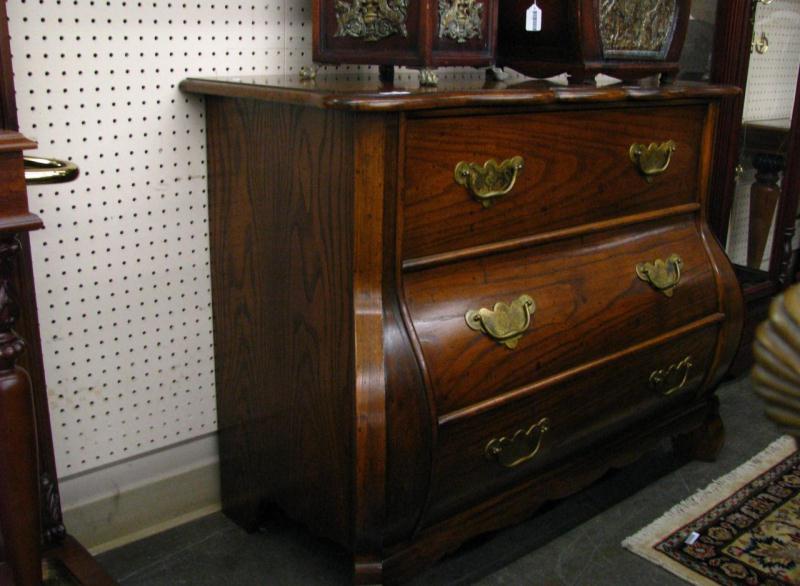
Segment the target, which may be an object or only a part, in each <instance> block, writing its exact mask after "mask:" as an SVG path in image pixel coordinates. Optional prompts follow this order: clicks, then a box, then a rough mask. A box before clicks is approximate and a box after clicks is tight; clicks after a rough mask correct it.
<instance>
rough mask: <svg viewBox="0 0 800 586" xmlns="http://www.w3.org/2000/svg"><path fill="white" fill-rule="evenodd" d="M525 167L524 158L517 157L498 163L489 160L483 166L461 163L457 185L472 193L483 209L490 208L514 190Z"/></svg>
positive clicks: (457, 172)
mask: <svg viewBox="0 0 800 586" xmlns="http://www.w3.org/2000/svg"><path fill="white" fill-rule="evenodd" d="M524 166H525V161H524V159H523V158H522V157H520V156H516V157H511V158H510V159H506V160H505V161H503V162H502V163H498V162H497V161H495V160H494V159H489V160H488V161H486V162H485V163H484V164H483V165H479V164H478V163H468V162H466V161H461V162H460V163H458V164H457V165H456V170H455V179H456V183H458V184H459V185H461V186H462V187H466V188H467V189H469V190H470V192H472V195H473V196H474V197H475V199H477V200H478V201H479V202H481V204H482V205H483V207H485V208H488V207H489V206H490V205H492V203H494V200H495V199H497V198H498V197H500V196H502V195H505V194H507V193H508V192H509V191H511V190H512V189H513V188H514V183H516V182H517V175H518V174H519V172H520V171H521V170H522V167H524Z"/></svg>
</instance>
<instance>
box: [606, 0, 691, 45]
mask: <svg viewBox="0 0 800 586" xmlns="http://www.w3.org/2000/svg"><path fill="white" fill-rule="evenodd" d="M677 12H678V7H677V2H676V0H600V37H601V38H602V41H603V56H604V57H605V58H606V59H608V58H615V57H616V58H637V59H664V58H665V57H666V54H667V51H668V50H669V46H670V44H671V42H672V33H673V31H674V30H675V18H676V16H677Z"/></svg>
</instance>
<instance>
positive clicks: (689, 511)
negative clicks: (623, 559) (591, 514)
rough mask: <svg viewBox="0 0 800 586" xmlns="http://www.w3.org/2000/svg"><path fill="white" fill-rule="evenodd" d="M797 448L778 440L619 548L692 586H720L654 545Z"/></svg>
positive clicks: (787, 440) (788, 441)
mask: <svg viewBox="0 0 800 586" xmlns="http://www.w3.org/2000/svg"><path fill="white" fill-rule="evenodd" d="M797 449H798V447H797V444H795V441H794V438H792V437H790V436H788V435H784V436H782V437H780V438H778V439H777V440H775V441H774V442H772V443H771V444H770V445H769V446H767V447H766V448H765V449H764V450H762V451H761V452H759V453H758V454H756V455H755V456H753V457H752V458H750V459H749V460H748V461H747V462H745V463H744V464H742V465H741V466H739V467H737V468H735V469H734V470H732V471H731V472H729V473H727V474H726V475H725V476H722V477H720V478H717V479H716V480H714V481H713V482H712V483H711V484H709V485H708V486H706V487H705V488H704V489H702V490H699V491H697V492H695V493H694V494H693V495H691V496H690V497H688V498H686V499H685V500H683V501H681V502H680V503H678V504H677V505H675V506H673V507H672V508H671V509H670V510H668V511H667V512H666V513H664V514H663V515H661V516H660V517H659V518H658V519H656V520H655V521H653V522H652V523H650V524H649V525H647V526H646V527H644V528H642V529H640V530H639V531H638V532H636V533H635V534H633V535H631V536H630V537H627V538H625V540H624V541H623V542H622V546H623V547H624V548H625V549H627V550H629V551H631V552H633V553H635V554H636V555H638V556H641V557H643V558H645V559H646V560H648V561H650V562H652V563H654V564H656V565H657V566H660V567H662V568H664V569H665V570H668V571H670V572H672V573H673V574H675V575H676V576H678V577H680V578H682V579H683V580H686V581H687V582H689V583H691V584H698V585H702V586H719V584H717V583H716V582H713V581H712V580H709V579H708V578H706V577H705V576H702V575H700V574H698V573H697V572H694V571H692V570H690V569H689V568H687V567H686V566H683V565H681V564H680V563H678V562H677V561H675V560H673V559H672V558H670V557H669V556H667V555H665V554H663V553H661V552H660V551H658V550H657V549H655V545H656V544H658V543H660V542H661V541H663V540H664V539H665V538H666V537H667V536H669V535H671V534H672V533H674V532H676V531H678V530H679V529H680V528H682V527H684V526H686V525H689V524H690V523H692V522H693V521H694V520H696V519H697V518H698V517H700V516H701V515H703V514H705V513H706V512H707V511H709V510H710V509H712V508H714V507H716V506H717V505H719V504H720V503H722V502H723V501H725V500H727V499H728V498H729V497H730V496H732V495H733V494H735V493H736V492H737V491H739V490H741V489H742V488H744V487H745V486H747V485H748V484H749V483H750V482H752V481H753V480H754V479H755V478H757V477H758V476H760V475H762V474H764V473H766V472H768V471H769V470H771V469H772V468H774V467H775V466H777V465H778V464H780V463H781V462H782V461H783V460H785V459H786V458H788V457H789V456H791V455H792V454H793V453H794V452H796V451H797Z"/></svg>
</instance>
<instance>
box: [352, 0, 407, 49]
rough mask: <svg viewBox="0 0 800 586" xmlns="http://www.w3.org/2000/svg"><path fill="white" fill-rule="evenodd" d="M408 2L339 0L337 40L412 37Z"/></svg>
mask: <svg viewBox="0 0 800 586" xmlns="http://www.w3.org/2000/svg"><path fill="white" fill-rule="evenodd" d="M407 17H408V0H351V1H350V2H346V1H345V0H336V23H337V24H338V26H339V28H338V29H337V30H336V36H337V37H354V38H356V39H362V40H364V41H379V40H381V39H383V38H385V37H389V36H391V35H402V36H404V37H407V36H408V30H407V29H406V18H407Z"/></svg>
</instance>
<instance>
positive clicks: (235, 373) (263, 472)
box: [182, 78, 742, 583]
mask: <svg viewBox="0 0 800 586" xmlns="http://www.w3.org/2000/svg"><path fill="white" fill-rule="evenodd" d="M278 84H280V87H279V86H278ZM182 88H183V89H184V90H185V91H189V92H194V93H200V94H205V95H207V98H206V108H207V116H208V164H209V215H210V239H211V256H212V285H213V298H214V334H215V345H216V357H217V362H216V368H217V393H218V407H219V425H220V447H221V461H222V487H223V504H224V508H225V510H226V512H227V513H228V514H229V515H230V516H232V517H233V518H234V519H236V520H237V521H239V522H240V523H242V524H244V525H245V526H249V527H254V526H255V525H257V523H258V522H259V520H260V517H261V516H262V515H263V514H264V512H265V511H266V510H267V509H266V508H265V507H267V506H269V505H276V506H278V507H280V508H281V509H283V510H284V511H285V512H287V513H288V514H289V515H291V516H292V517H294V518H296V519H298V520H300V521H302V522H303V523H305V524H307V525H308V526H309V527H310V528H311V529H312V530H313V531H315V532H316V533H318V534H320V535H323V536H326V537H329V538H331V539H333V540H335V541H337V542H339V543H341V544H343V545H345V546H346V547H348V548H349V549H350V550H351V551H352V552H353V554H354V567H355V578H356V580H357V581H359V582H363V583H367V582H378V581H388V582H396V581H401V580H403V579H405V578H407V577H408V576H410V575H411V574H413V573H414V572H417V571H419V570H420V569H422V568H423V567H424V566H425V564H429V563H432V562H433V561H435V560H436V559H437V558H439V557H440V556H442V555H443V554H444V553H446V552H447V551H449V550H452V549H453V548H455V547H457V546H458V544H460V543H462V542H463V541H464V540H465V539H467V538H469V537H470V536H473V535H476V534H478V533H480V532H483V531H488V530H491V529H494V528H497V527H501V526H503V525H506V524H509V523H513V522H516V521H518V520H519V519H520V518H522V517H523V516H524V515H527V514H530V513H531V512H532V511H534V510H535V509H536V507H537V506H539V505H540V504H541V503H542V502H544V501H546V500H549V499H553V498H560V497H563V496H566V495H568V494H570V493H572V492H574V491H577V490H579V489H580V488H581V487H583V486H585V485H586V484H587V483H589V482H591V481H592V480H593V479H595V478H597V477H599V476H600V475H601V474H602V473H603V472H605V471H606V470H608V469H609V468H610V467H614V466H620V465H623V464H626V463H628V462H631V461H633V459H635V458H636V457H638V456H640V455H641V454H642V453H644V452H645V451H646V450H648V449H649V448H651V447H652V446H654V445H655V444H656V443H657V442H658V441H660V440H661V439H663V438H664V437H665V436H673V437H679V442H678V443H679V444H680V445H681V446H683V447H684V448H686V449H689V450H690V452H691V453H692V454H693V455H695V456H698V457H713V455H714V453H715V448H718V447H719V445H720V441H721V437H720V431H721V426H719V420H718V416H717V414H716V402H715V399H714V397H713V390H714V388H715V387H716V385H717V384H718V382H719V380H720V378H721V377H722V375H723V374H724V372H725V370H726V368H727V366H728V364H729V362H730V360H731V358H732V356H733V353H734V351H735V349H736V345H737V343H738V338H739V332H740V329H741V321H742V316H741V295H740V292H739V289H738V284H737V281H736V279H735V278H734V276H733V273H732V270H731V267H730V265H729V263H728V261H727V259H726V257H725V256H724V254H723V252H722V250H721V249H720V247H719V244H718V243H717V242H716V240H715V239H714V237H713V236H712V235H711V233H710V232H709V229H708V227H707V225H706V221H705V215H706V209H707V205H708V187H707V186H708V173H709V168H710V161H711V156H712V147H713V134H714V123H715V117H716V108H717V105H716V99H717V98H718V97H719V96H722V95H725V94H726V93H730V92H731V91H732V90H730V89H727V88H719V87H716V88H715V87H708V86H674V87H672V86H670V87H665V88H658V89H649V90H648V89H635V88H611V89H605V90H601V89H596V88H585V87H584V88H558V87H553V86H548V85H544V84H525V85H521V86H517V87H513V88H503V89H497V88H486V87H475V88H470V87H461V88H447V87H440V88H439V89H438V90H436V91H431V90H427V89H426V90H417V89H414V88H411V89H408V88H400V87H390V88H382V89H381V88H380V87H378V86H377V85H376V86H372V85H370V83H369V82H352V83H344V82H335V81H330V80H326V79H323V78H320V79H318V80H317V81H316V83H315V84H313V85H311V84H307V83H306V84H303V83H300V82H298V83H297V84H293V83H292V82H291V80H290V81H286V80H268V79H267V80H263V79H255V80H233V81H226V80H201V79H192V80H187V81H185V82H184V83H183V85H182ZM488 161H494V162H488Z"/></svg>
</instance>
